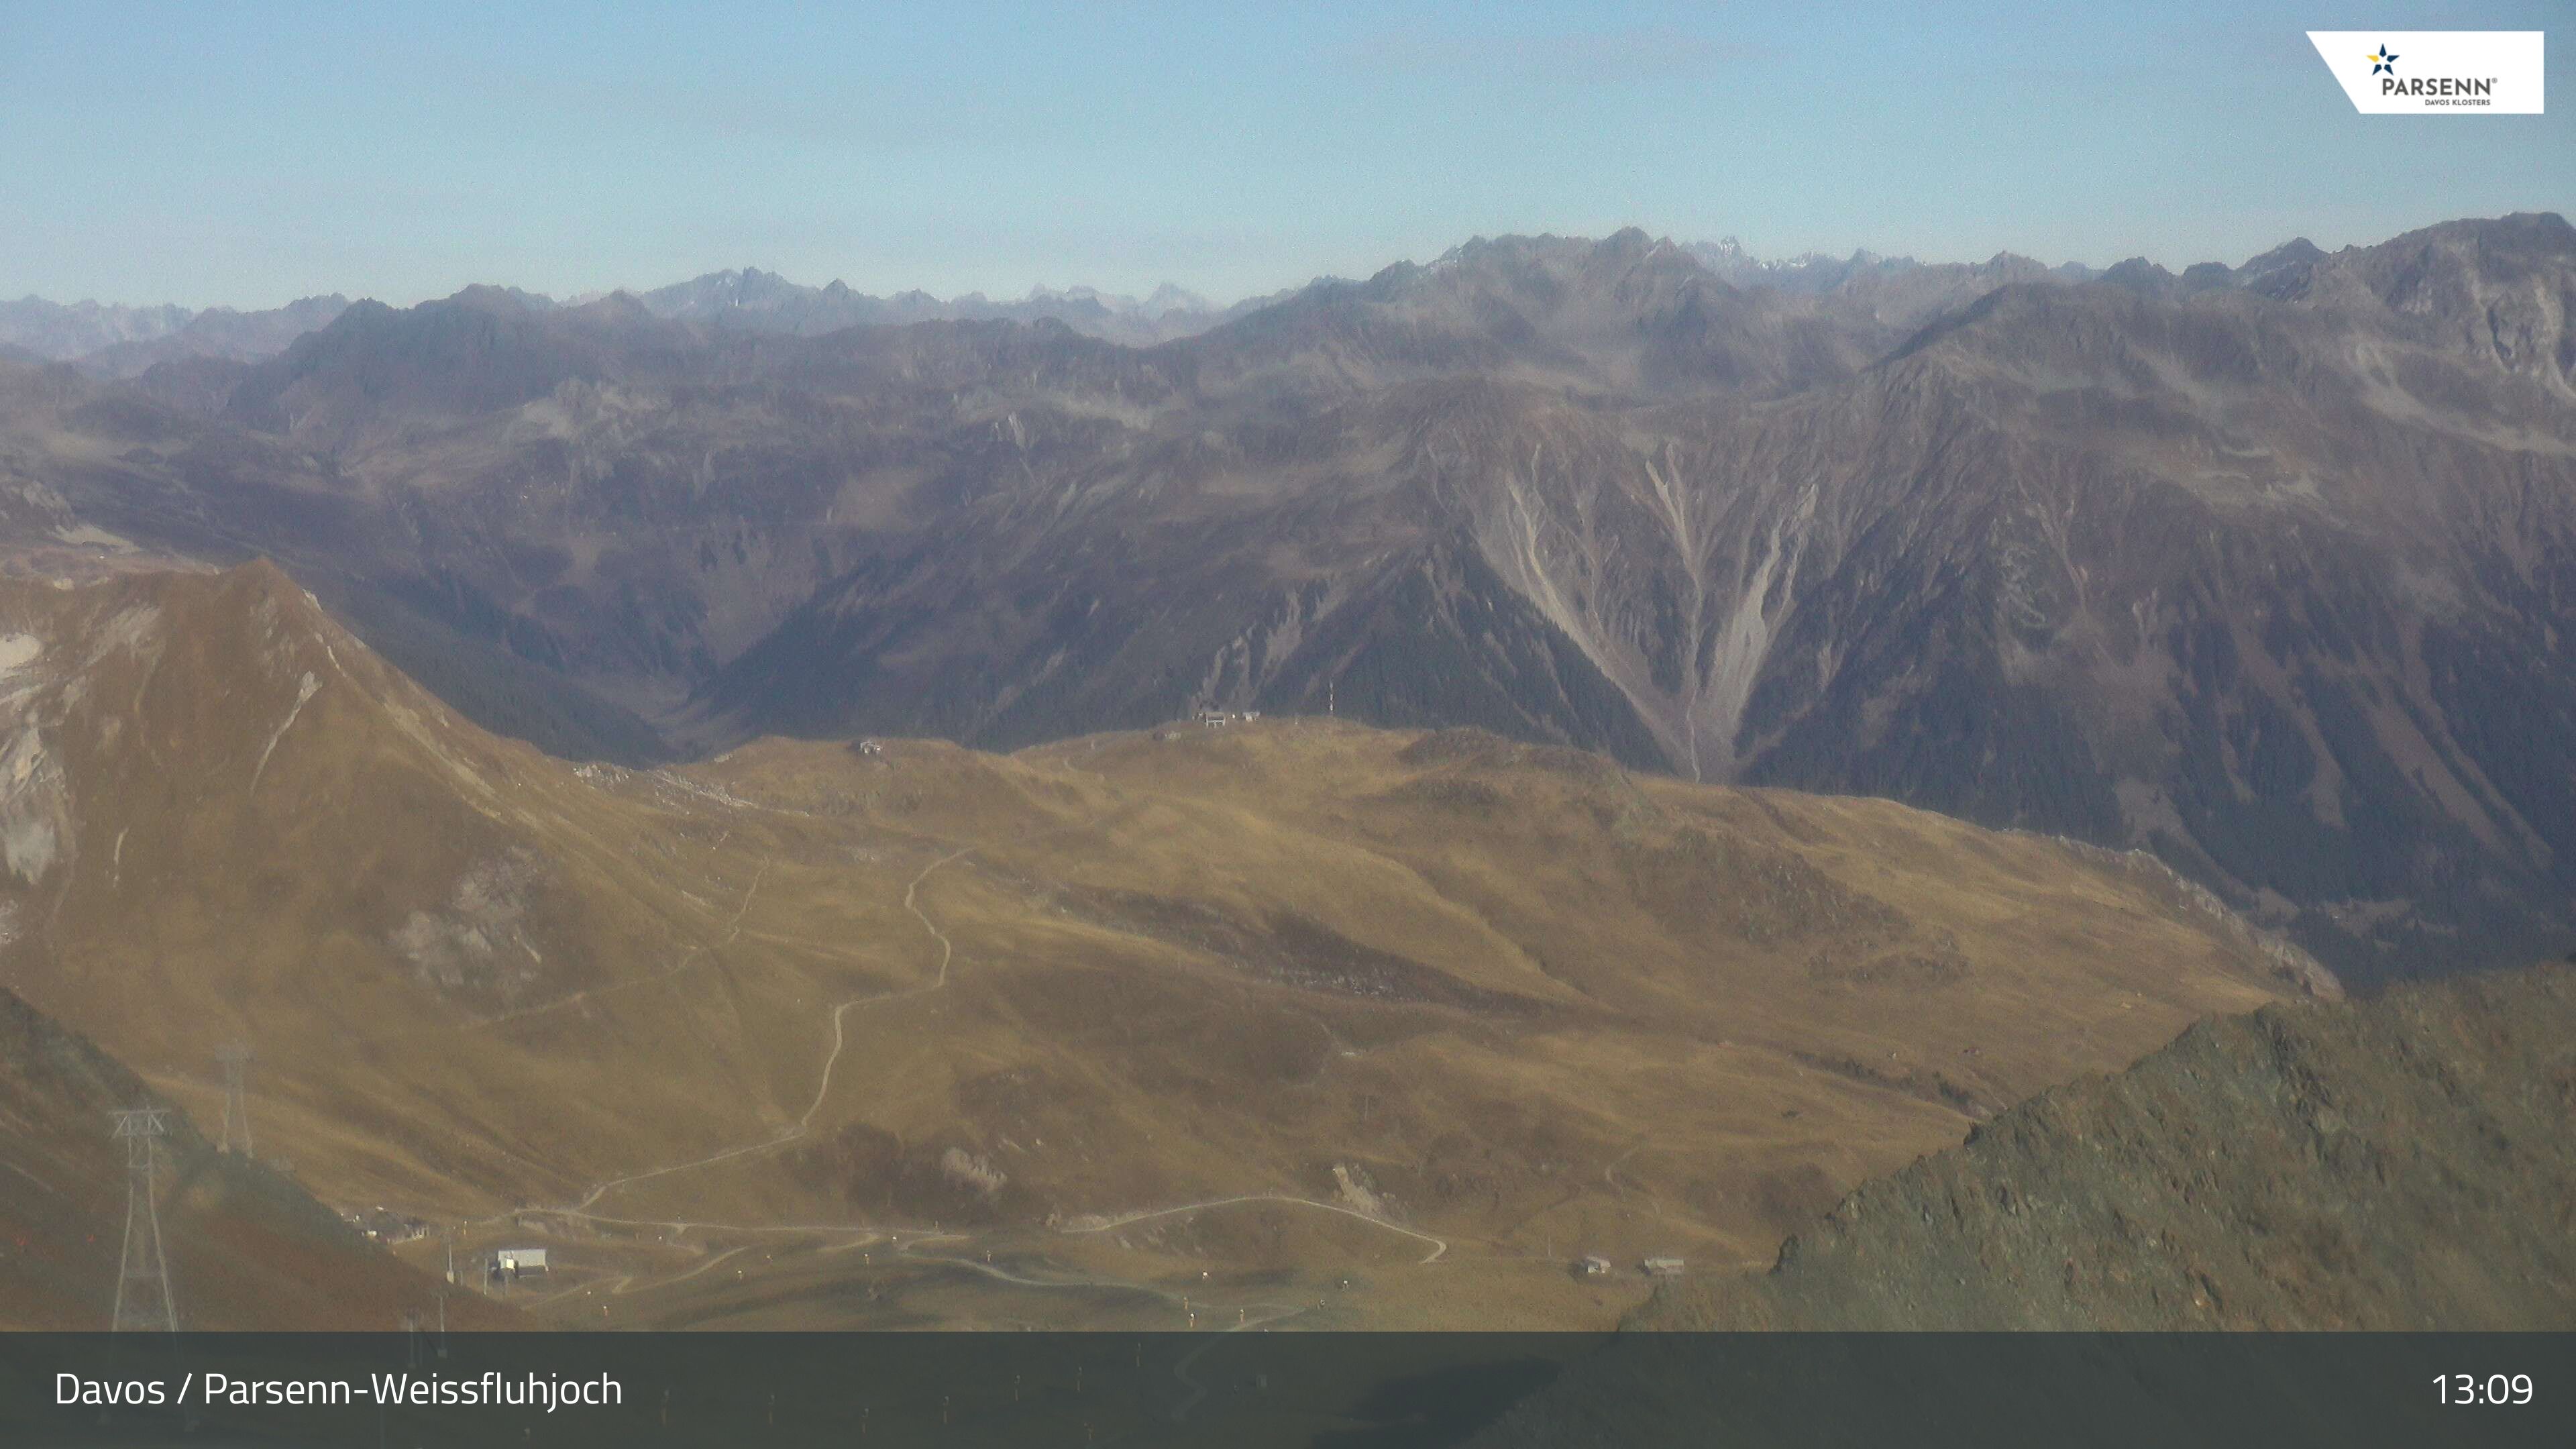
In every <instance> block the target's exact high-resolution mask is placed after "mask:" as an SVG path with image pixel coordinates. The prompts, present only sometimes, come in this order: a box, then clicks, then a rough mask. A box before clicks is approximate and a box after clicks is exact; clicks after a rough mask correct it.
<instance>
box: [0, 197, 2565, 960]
mask: <svg viewBox="0 0 2576 1449" xmlns="http://www.w3.org/2000/svg"><path fill="white" fill-rule="evenodd" d="M726 278H730V279H731V280H730V281H726V280H724V279H726ZM701 282H702V283H704V284H705V285H701V284H689V288H690V289H682V290H681V291H679V292H675V293H674V294H673V295H668V296H665V295H661V294H656V295H655V296H652V297H647V298H645V299H641V300H639V299H636V298H633V297H628V296H624V295H623V294H621V295H620V296H617V297H612V298H609V299H606V300H603V301H599V302H595V303H590V304H586V305H580V306H556V305H553V304H550V303H542V302H541V301H536V300H531V299H528V298H526V297H525V296H523V295H521V294H514V293H510V292H507V291H502V290H499V289H488V288H487V289H475V290H472V291H469V292H466V293H462V294H459V295H458V296H456V297H454V298H450V299H447V300H445V301H441V302H434V303H428V304H424V305H422V306H419V307H415V308H411V309H408V310H399V311H398V310H395V309H391V308H386V307H382V306H379V305H375V304H369V303H361V304H358V305H355V306H352V307H350V308H349V309H348V310H347V311H346V312H345V313H344V314H342V315H340V316H339V317H338V318H337V319H336V320H335V321H333V322H332V323H331V325H329V326H328V327H325V328H323V329H321V330H319V331H317V332H314V333H311V334H309V335H307V336H304V337H302V338H300V339H299V340H297V341H296V342H295V343H294V344H293V345H292V346H290V347H288V348H287V349H286V350H285V351H284V352H283V353H282V354H280V355H277V356H275V357H271V358H268V359H266V360H264V361H258V362H233V361H224V360H221V359H210V358H202V357H201V358H196V359H193V360H191V361H189V362H188V363H187V364H185V365H184V366H182V365H179V364H171V365H167V366H162V367H157V368H154V369H152V370H150V371H147V372H145V373H143V374H142V375H141V377H140V378H139V379H137V380H136V382H135V383H134V384H132V385H131V386H116V385H109V384H101V383H97V382H93V381H86V380H84V379H82V378H79V377H77V376H73V375H69V374H66V373H62V372H59V371H53V372H48V371H44V370H40V369H33V368H28V367H24V366H10V365H7V364H0V443H5V452H0V483H5V484H6V485H7V488H8V490H9V491H8V494H7V496H6V497H5V498H0V518H5V520H6V521H5V522H0V527H5V528H6V529H7V530H8V532H9V535H10V537H11V538H12V539H13V540H14V541H16V542H17V543H19V544H20V545H21V546H22V548H23V549H24V550H25V551H27V552H29V553H30V554H31V555H35V556H40V557H46V558H52V559H55V560H57V561H59V560H60V559H61V558H62V557H63V556H64V555H65V554H67V553H86V554H87V555H90V556H93V557H107V558H113V557H116V556H119V553H120V551H121V550H130V551H132V552H135V553H146V552H151V553H180V554H185V555H189V556H193V557H199V558H204V559H208V560H211V561H217V562H229V561H233V560H236V559H238V558H240V557H243V556H245V555H246V554H248V553H252V552H260V553H266V554H268V555H271V556H273V557H275V558H277V559H279V560H280V561H282V562H284V563H285V564H287V566H288V567H290V568H291V569H293V570H294V571H295V572H296V573H297V575H298V577H299V578H301V579H303V580H305V581H306V582H307V583H308V585H309V586H310V587H312V588H314V589H315V590H316V591H317V592H318V593H320V594H321V595H322V596H323V597H324V598H325V599H327V600H328V601H330V602H331V603H332V604H333V605H334V606H335V607H338V608H340V609H341V610H342V611H343V612H344V613H345V614H346V615H347V616H348V617H351V618H353V619H355V620H356V621H358V622H359V623H360V625H361V626H362V627H363V628H365V630H366V631H367V633H368V635H369V637H371V638H373V639H374V640H376V642H377V643H378V644H379V646H380V647H382V648H384V649H386V650H387V651H388V652H389V653H390V654H391V655H392V656H393V657H394V658H395V659H396V661H397V662H399V663H401V664H402V665H403V666H404V667H405V668H407V669H408V670H410V671H411V672H412V673H414V674H415V675H416V676H417V677H419V678H420V679H421V680H422V681H423V682H424V683H426V684H428V685H429V686H430V687H432V688H433V689H437V690H439V691H440V692H442V693H444V694H446V695H447V696H448V697H449V698H450V699H451V700H453V701H454V702H456V703H457V705H458V707H460V708H465V709H468V710H469V711H470V712H472V713H473V714H474V715H475V717H477V718H479V719H482V720H484V721H485V722H487V723H491V724H494V725H496V726H497V727H501V728H505V729H511V730H514V731H515V732H518V733H521V734H524V735H526V736H527V737H529V738H531V739H534V740H536V741H537V742H539V743H540V744H542V745H545V746H546V747H548V748H550V749H554V750H557V751H559V752H564V753H573V754H588V755H593V756H606V757H612V758H624V759H630V760H633V759H640V758H644V757H647V756H649V755H651V754H652V753H654V751H655V750H656V748H657V744H656V741H657V739H658V740H668V741H670V742H672V744H673V745H674V746H676V747H680V748H684V749H694V750H709V749H716V748H721V747H723V746H726V745H730V744H732V743H735V742H737V741H739V740H742V739H746V738H749V737H751V736H753V735H757V734H763V733H790V734H799V735H807V736H816V737H830V736H844V735H852V734H864V733H882V734H906V735H939V736H946V737H949V738H953V739H956V740H959V741H962V742H966V743H969V744H975V745H983V746H996V747H1013V746H1021V745H1026V744H1030V743H1034V742H1038V741H1043V740H1048V739H1055V738H1062V737H1066V736H1069V735H1074V734H1078V733H1082V732H1086V731H1095V730H1102V729H1114V728H1126V727H1134V726H1142V725H1148V724H1151V723H1154V722H1156V721H1160V720H1164V719H1168V718H1170V717H1172V716H1174V715H1176V714H1179V713H1182V712H1185V711H1187V710H1188V709H1190V708H1192V707H1193V706H1214V707H1228V708H1259V709H1263V710H1267V711H1273V712H1281V713H1308V714H1322V713H1326V712H1332V713H1338V714H1340V715H1344V716H1348V717H1351V718H1353V719H1356V720H1360V721H1365V722H1369V723H1375V724H1380V725H1387V726H1406V727H1414V726H1450V725H1476V726H1482V727H1485V728H1489V729H1492V730H1495V731H1497V732H1500V733H1502V734H1505V735H1509V736H1513V737H1517V738H1520V739H1524V740H1530V741H1537V742H1545V743H1557V744H1570V745H1576V746H1580V747H1584V748H1588V749H1594V750H1599V751H1603V752H1605V753H1608V754H1610V755H1612V756H1613V757H1615V758H1617V759H1618V760H1620V761H1622V762H1623V763H1626V764H1629V765H1632V766H1641V767H1649V768H1654V769H1659V770H1664V771H1669V772H1672V773H1674V774H1677V775H1680V776H1682V777H1683V778H1685V779H1696V780H1703V781H1710V782H1735V783H1753V784H1777V785H1787V786H1795V787H1798V788H1801V789H1808V790H1822V791H1835V792H1849V793H1864V794H1879V795H1887V796H1891V797H1894V798H1896V799H1899V800H1902V801H1905V802H1907V803H1910V804H1914V805H1919V806H1924V807H1929V808H1932V809H1935V810H1939V811H1943V812H1947V813H1951V814H1955V815H1959V816H1962V817H1965V818H1967V819H1970V820H1973V821H1976V822H1978V823H1981V824H1985V825H1990V826H2013V827H2021V828H2026V829H2032V830H2038V831H2043V832H2049V833H2056V834H2063V835H2067V836H2071V837H2076V838H2080V839H2083V840H2086V841H2090V842H2093V843H2096V844H2101V845H2107V846H2115V847H2124V848H2125V847H2145V848H2148V849H2151V850H2153V851H2155V852H2157V853H2158V854H2159V855H2161V856H2162V857H2163V858H2165V859H2166V860H2167V861H2169V862H2170V863H2172V864H2173V865H2174V866H2175V867H2176V868H2177V869H2179V870H2181V871H2182V872H2184V873H2185V874H2186V875H2189V876H2190V877H2192V878H2193V879H2195V880H2197V881H2199V882H2201V883H2202V884H2204V885H2206V886H2207V887H2209V888H2210V889H2211V890H2213V891H2215V892H2217V893H2218V895H2220V896H2221V897H2222V898H2224V899H2225V900H2226V901H2227V902H2228V903H2229V904H2231V905H2233V906H2235V907H2237V908H2240V909H2242V910H2244V911H2246V912H2248V913H2250V914H2252V915H2254V916H2255V917H2256V918H2258V919H2260V920H2263V921H2265V922H2266V923H2268V924H2271V925H2274V926H2278V927H2281V928H2283V929H2286V930H2288V931H2289V932H2291V933H2292V934H2293V935H2294V936H2296V937H2297V938H2298V939H2299V940H2301V941H2302V942H2303V943H2304V944H2306V945H2307V946H2309V947H2310V948H2312V949H2314V950H2315V951H2317V952H2318V953H2319V954H2320V955H2322V956H2324V957H2325V958H2327V959H2328V960H2329V961H2330V962H2331V963H2332V964H2333V965H2334V966H2335V967H2336V968H2337V969H2338V970H2339V971H2340V972H2342V973H2344V974H2345V975H2347V976H2349V977H2353V978H2356V979H2361V980H2368V979H2371V978H2373V977H2376V976H2383V975H2390V974H2399V973H2402V972H2404V971H2406V970H2408V969H2409V967H2408V965H2407V963H2410V962H2418V961H2431V960H2439V961H2445V962H2456V963H2460V964H2476V963H2478V962H2482V961H2503V960H2516V959H2527V958H2528V957H2530V956H2531V955H2534V954H2538V953H2540V952H2541V951H2543V950H2551V951H2554V950H2563V949H2564V946H2565V943H2566V942H2567V941H2568V940H2569V939H2570V937H2571V934H2576V924H2572V923H2571V919H2570V914H2569V907H2568V901H2569V898H2570V894H2571V888H2576V634H2571V631H2570V630H2569V629H2568V628H2567V621H2568V619H2569V617H2570V612H2571V606H2576V323H2571V312H2576V230H2571V228H2570V227H2569V226H2568V225H2567V224H2566V222H2564V221H2563V220H2561V219H2560V218H2558V217H2556V216H2546V215H2543V216H2529V215H2524V216H2513V217H2506V218H2502V219H2496V220H2478V221H2461V222H2453V223H2446V224H2444V225H2441V226H2436V227H2432V228H2429V229H2426V230H2424V231H2420V232H2414V233H2410V234H2408V235H2405V236H2402V237H2398V238H2396V239H2394V240H2391V241H2388V242H2385V243H2382V244H2380V245H2376V246H2370V247H2358V248H2348V249H2345V250H2342V251H2338V252H2334V253H2331V254H2329V253H2326V252H2324V251H2322V250H2321V249H2319V248H2316V247H2313V246H2309V245H2307V244H2306V243H2304V242H2298V243H2292V244H2289V245H2286V246H2283V247H2280V248H2277V249H2275V250H2274V251H2271V252H2268V253H2266V254H2264V255H2263V256H2260V257H2257V258H2255V259H2254V260H2253V261H2251V262H2248V263H2247V264H2246V265H2244V266H2242V267H2227V266H2221V265H2216V264H2211V265H2207V266H2199V267H2193V268H2190V269H2188V270H2187V271H2185V272H2183V273H2181V274H2179V275H2176V274H2173V273H2169V272H2167V271H2165V270H2163V269H2162V268H2159V267H2156V266H2154V265H2152V264H2149V263H2146V262H2143V261H2136V262H2127V263H2122V264H2121V265H2119V266H2116V267H2113V268H2111V269H2109V270H2108V271H2106V272H2103V273H2100V274H2098V275H2097V274H2093V273H2089V272H2085V271H2083V270H2081V269H2066V268H2059V269H2050V268H2047V267H2043V266H2041V265H2040V264H2038V263H2036V262H2031V261H2028V260H2026V259H2022V258H2015V257H2010V256H2002V257H1997V258H1996V259H1994V260H1993V261H1991V262H1988V263H1984V264H1980V265H1975V266H1920V265H1914V264H1910V263H1901V262H1887V261H1884V260H1882V259H1877V258H1871V257H1867V256H1865V255H1864V256H1859V257H1855V258H1853V259H1851V260H1850V261H1848V262H1840V263H1828V262H1824V261H1820V260H1814V259H1810V260H1809V261H1807V262H1802V263H1799V264H1794V265H1787V266H1781V267H1771V268H1765V267H1762V266H1759V265H1755V264H1752V263H1749V262H1747V261H1745V260H1744V259H1743V258H1742V257H1741V256H1740V253H1730V252H1728V251H1726V250H1725V249H1723V248H1708V247H1702V248H1696V249H1693V248H1684V247H1679V246H1675V245H1673V244H1671V243H1667V242H1659V241H1655V240H1653V239H1651V238H1649V237H1647V236H1645V235H1644V234H1643V233H1640V232H1635V231H1629V232H1622V233H1620V234H1618V235H1616V236H1613V237H1610V238H1607V239H1603V240H1598V241H1591V240H1581V239H1567V238H1556V237H1537V238H1526V237H1514V238H1502V239H1499V240H1480V241H1476V242H1472V243H1469V244H1467V245H1465V246H1462V247H1459V248H1457V249H1456V250H1454V251H1452V252H1451V253H1449V254H1448V255H1446V256H1443V257H1441V258H1440V259H1438V260H1437V261H1435V262H1432V263H1430V264H1428V265H1413V264H1403V265H1398V266H1394V267H1390V268H1388V269H1387V270H1385V271H1383V272H1381V273H1379V274H1378V275H1376V276H1374V277H1372V278H1369V279H1367V280H1365V281H1360V282H1344V281H1322V282H1317V283H1315V284H1314V285H1312V286H1309V287H1307V288H1304V289H1302V290H1300V291H1297V292H1295V293H1292V294H1289V295H1286V296H1284V297H1282V298H1279V299H1275V300H1272V301H1271V302H1270V303H1269V304H1268V305H1265V306H1260V307H1257V308H1253V309H1250V310H1246V311H1242V312H1240V313H1239V314H1237V315H1233V316H1232V317H1231V318H1230V319H1229V320H1224V321H1222V322H1221V323H1219V324H1218V325H1214V326H1212V327H1208V328H1206V330H1200V331H1195V332H1194V333H1193V335H1187V336H1175V337H1171V338H1170V339H1169V340H1162V341H1158V342H1154V345H1150V346H1130V345H1125V341H1120V340H1110V339H1109V337H1107V336H1094V335H1086V334H1085V333H1084V332H1082V331H1078V330H1076V328H1075V327H1074V326H1072V325H1068V324H1067V323H1065V322H1064V321H1062V320H1059V319H1055V318H1043V317H1042V318H1040V319H1038V320H1035V321H1018V320H994V319H978V318H973V317H968V316H964V315H951V316H949V317H946V318H944V319H939V320H928V321H921V322H918V323H915V324H914V325H861V324H871V323H891V322H901V321H905V320H907V314H905V313H904V312H903V311H902V309H901V308H900V307H893V306H891V304H888V305H886V306H877V305H874V304H871V306H868V307H862V306H859V305H858V304H857V303H856V302H852V301H849V300H848V298H841V299H840V300H834V299H833V297H832V295H831V289H796V288H792V287H789V286H787V285H786V284H781V283H778V282H777V279H775V278H771V277H768V276H767V275H766V274H761V273H739V274H718V277H717V278H716V279H701ZM691 289H693V290H691ZM844 290H846V289H844ZM849 296H850V297H855V296H856V294H849ZM1094 300H1095V301H1096V299H1094ZM1118 315H1122V316H1132V315H1134V314H1133V313H1132V312H1122V313H1120V314H1118ZM845 323H846V324H849V325H844V324H845ZM1157 325H1159V324H1157ZM1095 330H1099V329H1095ZM1125 340H1126V341H1140V342H1142V341H1152V340H1153V334H1152V333H1151V329H1147V330H1146V331H1144V332H1138V333H1135V334H1133V335H1132V336H1128V337H1127V338H1126V339H1125ZM503 661H507V664H506V666H505V665H504V663H503ZM494 681H502V682H500V683H495V682H494ZM477 689H479V691H480V693H481V694H482V696H484V697H483V698H481V699H477V698H474V697H472V696H473V694H474V692H475V691H476V690H477Z"/></svg>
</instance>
